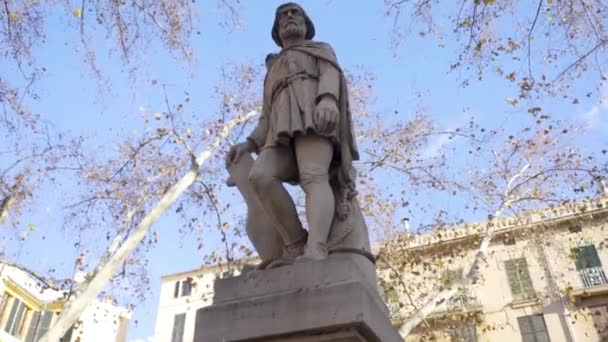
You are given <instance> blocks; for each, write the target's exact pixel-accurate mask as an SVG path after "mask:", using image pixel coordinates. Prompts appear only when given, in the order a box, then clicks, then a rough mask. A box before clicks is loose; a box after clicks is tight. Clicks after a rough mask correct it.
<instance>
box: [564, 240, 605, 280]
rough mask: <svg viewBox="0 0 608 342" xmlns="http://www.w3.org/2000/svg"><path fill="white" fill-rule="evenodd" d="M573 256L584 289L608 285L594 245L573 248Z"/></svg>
mask: <svg viewBox="0 0 608 342" xmlns="http://www.w3.org/2000/svg"><path fill="white" fill-rule="evenodd" d="M572 255H573V257H574V258H575V261H574V263H575V265H576V270H577V271H578V274H579V276H580V278H581V282H582V283H583V286H584V287H592V286H599V285H604V284H608V279H606V274H605V273H604V269H603V268H602V262H601V261H600V257H599V256H598V255H597V250H596V249H595V246H594V245H586V246H581V247H577V248H572Z"/></svg>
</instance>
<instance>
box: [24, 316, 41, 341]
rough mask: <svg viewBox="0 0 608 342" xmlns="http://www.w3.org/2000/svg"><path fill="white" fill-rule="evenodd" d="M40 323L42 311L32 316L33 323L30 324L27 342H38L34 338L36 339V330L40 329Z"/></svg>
mask: <svg viewBox="0 0 608 342" xmlns="http://www.w3.org/2000/svg"><path fill="white" fill-rule="evenodd" d="M39 322H40V311H36V312H34V313H33V314H32V321H31V322H30V326H29V328H28V329H27V335H26V337H25V342H36V341H35V340H34V338H35V337H36V329H37V328H38V323H39Z"/></svg>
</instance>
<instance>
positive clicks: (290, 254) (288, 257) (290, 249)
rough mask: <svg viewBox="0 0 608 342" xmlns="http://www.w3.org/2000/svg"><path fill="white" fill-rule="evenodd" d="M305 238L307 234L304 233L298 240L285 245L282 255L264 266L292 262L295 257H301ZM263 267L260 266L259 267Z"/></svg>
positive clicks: (282, 264) (271, 266)
mask: <svg viewBox="0 0 608 342" xmlns="http://www.w3.org/2000/svg"><path fill="white" fill-rule="evenodd" d="M307 238H308V234H306V235H304V237H303V238H301V239H300V240H298V241H296V242H294V243H292V244H290V245H288V246H285V249H284V251H283V255H282V256H281V257H280V258H277V259H274V260H272V261H270V262H269V263H267V265H265V267H264V268H277V267H281V266H287V265H291V264H293V263H294V262H295V261H296V259H297V258H299V257H301V256H302V255H303V254H304V249H305V247H306V240H307ZM260 266H262V264H260ZM264 268H261V267H260V269H264Z"/></svg>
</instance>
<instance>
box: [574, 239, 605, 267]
mask: <svg viewBox="0 0 608 342" xmlns="http://www.w3.org/2000/svg"><path fill="white" fill-rule="evenodd" d="M572 253H573V254H574V256H575V257H576V260H575V262H574V263H575V265H576V269H577V270H584V269H586V268H592V267H601V266H602V262H601V261H600V257H599V256H598V255H597V250H596V249H595V246H594V245H587V246H581V247H577V248H572Z"/></svg>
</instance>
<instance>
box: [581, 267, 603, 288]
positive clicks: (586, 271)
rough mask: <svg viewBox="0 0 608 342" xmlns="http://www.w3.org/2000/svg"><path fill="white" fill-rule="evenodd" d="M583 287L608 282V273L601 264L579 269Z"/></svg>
mask: <svg viewBox="0 0 608 342" xmlns="http://www.w3.org/2000/svg"><path fill="white" fill-rule="evenodd" d="M578 274H579V276H580V278H581V282H582V283H583V287H593V286H600V285H606V284H608V279H607V278H606V273H604V270H603V269H602V267H601V266H597V267H589V268H583V269H581V270H578Z"/></svg>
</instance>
